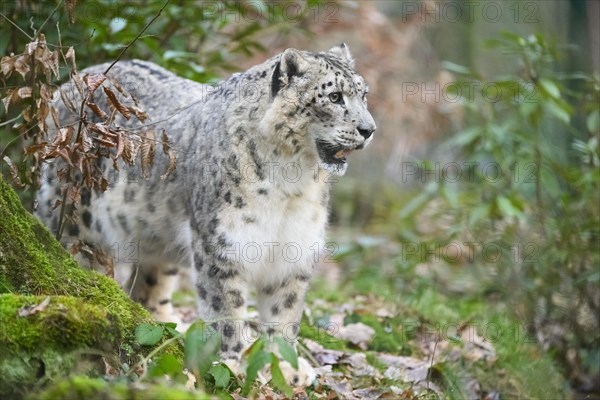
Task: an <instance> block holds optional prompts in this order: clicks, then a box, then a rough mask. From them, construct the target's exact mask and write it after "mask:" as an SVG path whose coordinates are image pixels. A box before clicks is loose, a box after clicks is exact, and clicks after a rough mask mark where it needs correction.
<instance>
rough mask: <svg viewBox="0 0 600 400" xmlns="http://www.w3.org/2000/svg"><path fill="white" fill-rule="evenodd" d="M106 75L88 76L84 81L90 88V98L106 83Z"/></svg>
mask: <svg viewBox="0 0 600 400" xmlns="http://www.w3.org/2000/svg"><path fill="white" fill-rule="evenodd" d="M105 80H106V75H104V74H86V75H85V76H84V77H83V81H84V82H85V84H86V85H87V87H88V96H89V95H91V94H92V93H94V92H95V91H96V89H98V88H99V87H100V85H102V84H103V83H104V81H105Z"/></svg>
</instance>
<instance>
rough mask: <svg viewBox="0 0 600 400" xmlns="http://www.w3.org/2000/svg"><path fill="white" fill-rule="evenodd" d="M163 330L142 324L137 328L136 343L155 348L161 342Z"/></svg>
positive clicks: (159, 327)
mask: <svg viewBox="0 0 600 400" xmlns="http://www.w3.org/2000/svg"><path fill="white" fill-rule="evenodd" d="M163 332H164V331H163V328H162V327H161V326H156V325H152V324H141V325H138V326H137V327H136V328H135V341H136V342H138V343H139V344H141V345H142V346H153V345H155V344H156V343H158V342H159V341H160V338H161V337H162V335H163Z"/></svg>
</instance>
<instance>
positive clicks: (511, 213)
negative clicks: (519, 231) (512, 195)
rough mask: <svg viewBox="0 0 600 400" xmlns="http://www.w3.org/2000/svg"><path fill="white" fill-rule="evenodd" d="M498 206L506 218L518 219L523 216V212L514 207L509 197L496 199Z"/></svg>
mask: <svg viewBox="0 0 600 400" xmlns="http://www.w3.org/2000/svg"><path fill="white" fill-rule="evenodd" d="M496 205H497V206H498V209H499V210H500V212H501V213H502V215H504V216H506V217H517V216H519V215H520V214H521V211H520V210H519V209H517V208H516V207H515V206H514V205H513V203H512V201H510V199H508V198H507V197H504V196H499V197H498V198H497V199H496Z"/></svg>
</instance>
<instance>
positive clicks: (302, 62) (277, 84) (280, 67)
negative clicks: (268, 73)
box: [271, 48, 310, 97]
mask: <svg viewBox="0 0 600 400" xmlns="http://www.w3.org/2000/svg"><path fill="white" fill-rule="evenodd" d="M309 68H310V63H309V62H308V60H307V59H306V58H304V56H303V55H302V53H301V52H300V51H298V50H296V49H292V48H290V49H287V50H285V51H284V52H283V53H281V56H280V58H279V62H278V63H277V65H275V69H274V70H273V77H272V79H271V91H272V96H273V97H275V95H276V94H277V93H278V92H279V90H280V89H281V88H282V87H285V86H287V85H289V84H290V82H291V80H292V78H293V77H295V76H297V77H300V76H302V75H304V74H305V73H306V71H308V70H309Z"/></svg>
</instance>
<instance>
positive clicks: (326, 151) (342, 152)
mask: <svg viewBox="0 0 600 400" xmlns="http://www.w3.org/2000/svg"><path fill="white" fill-rule="evenodd" d="M360 148H361V146H359V147H356V148H352V147H345V146H336V145H332V144H331V143H327V142H324V141H320V140H318V141H317V149H318V151H319V156H320V157H321V160H322V161H323V162H325V163H327V164H345V163H346V162H347V160H346V157H348V156H349V155H350V154H351V153H352V152H353V151H354V150H357V149H360Z"/></svg>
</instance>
